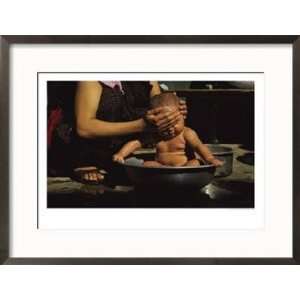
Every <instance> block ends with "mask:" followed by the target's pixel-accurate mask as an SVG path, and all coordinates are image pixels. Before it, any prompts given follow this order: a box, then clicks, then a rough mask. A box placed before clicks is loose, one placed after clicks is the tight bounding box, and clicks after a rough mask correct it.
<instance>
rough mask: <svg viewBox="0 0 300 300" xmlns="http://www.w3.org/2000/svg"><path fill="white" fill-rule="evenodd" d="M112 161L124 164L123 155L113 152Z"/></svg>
mask: <svg viewBox="0 0 300 300" xmlns="http://www.w3.org/2000/svg"><path fill="white" fill-rule="evenodd" d="M113 161H115V162H118V163H121V164H124V162H125V161H124V157H123V156H122V155H120V154H118V153H116V154H114V156H113Z"/></svg>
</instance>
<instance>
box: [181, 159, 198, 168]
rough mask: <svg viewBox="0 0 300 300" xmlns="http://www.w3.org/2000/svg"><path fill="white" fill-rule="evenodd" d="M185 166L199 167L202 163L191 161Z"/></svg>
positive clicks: (195, 160) (196, 160)
mask: <svg viewBox="0 0 300 300" xmlns="http://www.w3.org/2000/svg"><path fill="white" fill-rule="evenodd" d="M185 165H186V166H187V167H197V166H200V162H199V160H198V159H191V160H189V161H188V162H187V163H186V164H185Z"/></svg>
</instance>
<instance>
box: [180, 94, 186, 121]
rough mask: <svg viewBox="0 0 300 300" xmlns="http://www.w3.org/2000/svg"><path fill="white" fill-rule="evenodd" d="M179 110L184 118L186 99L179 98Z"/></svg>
mask: <svg viewBox="0 0 300 300" xmlns="http://www.w3.org/2000/svg"><path fill="white" fill-rule="evenodd" d="M179 111H180V113H181V114H182V115H183V117H184V118H185V119H186V116H187V106H186V101H185V100H182V99H181V100H180V101H179Z"/></svg>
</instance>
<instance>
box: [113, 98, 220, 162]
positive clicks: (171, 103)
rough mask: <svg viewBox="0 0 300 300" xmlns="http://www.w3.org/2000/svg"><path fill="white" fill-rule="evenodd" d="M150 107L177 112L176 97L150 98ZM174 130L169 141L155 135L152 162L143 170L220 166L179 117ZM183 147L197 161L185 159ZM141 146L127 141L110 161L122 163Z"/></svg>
mask: <svg viewBox="0 0 300 300" xmlns="http://www.w3.org/2000/svg"><path fill="white" fill-rule="evenodd" d="M150 104H151V107H152V108H157V107H161V106H167V107H168V108H169V109H170V110H177V109H178V107H179V98H178V97H177V96H176V95H175V94H174V93H171V92H164V93H162V94H159V95H157V96H154V97H153V98H152V99H151V102H150ZM174 130H175V136H174V137H173V138H170V139H168V138H166V137H164V136H163V135H159V134H157V135H156V136H155V144H156V156H155V160H154V161H145V162H144V166H145V167H163V166H173V167H183V166H198V165H200V164H212V165H214V166H216V167H218V166H221V165H222V164H223V162H222V161H220V160H218V159H217V158H215V157H214V155H213V154H212V153H211V151H210V150H209V149H208V147H207V146H206V145H205V144H203V143H202V141H201V140H200V138H199V137H198V135H197V133H196V132H195V131H194V130H192V129H191V128H188V127H185V124H184V118H183V116H180V118H179V121H178V122H177V124H176V125H175V128H174ZM187 145H189V146H190V147H191V148H192V149H193V150H194V152H196V153H197V154H198V155H199V156H200V158H199V159H196V158H194V159H190V160H189V159H188V157H187V155H186V147H187ZM141 147H142V142H141V141H140V140H133V141H130V142H128V143H126V144H125V145H124V146H123V147H122V148H121V149H120V150H119V151H118V152H117V153H115V154H114V156H113V160H114V161H117V162H120V163H123V162H124V159H125V158H126V157H127V156H129V155H130V154H132V153H133V152H134V151H136V150H138V149H139V148H141Z"/></svg>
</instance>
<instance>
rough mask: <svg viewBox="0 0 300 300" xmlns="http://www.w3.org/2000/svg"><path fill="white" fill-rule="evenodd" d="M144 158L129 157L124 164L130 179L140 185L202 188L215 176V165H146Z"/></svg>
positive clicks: (164, 187)
mask: <svg viewBox="0 0 300 300" xmlns="http://www.w3.org/2000/svg"><path fill="white" fill-rule="evenodd" d="M142 162H143V161H142V160H138V159H137V158H134V157H132V158H129V159H126V160H125V163H124V164H123V166H124V168H125V170H126V173H127V175H128V177H129V180H130V181H131V182H132V184H133V185H135V186H138V187H148V188H149V187H151V188H152V189H154V188H155V187H160V188H163V189H168V188H172V189H174V188H176V189H185V188H188V189H191V188H202V187H204V186H205V185H207V184H209V183H210V182H211V181H212V180H213V178H214V172H215V167H214V166H213V165H201V166H196V167H167V166H166V167H144V166H143V165H142Z"/></svg>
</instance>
